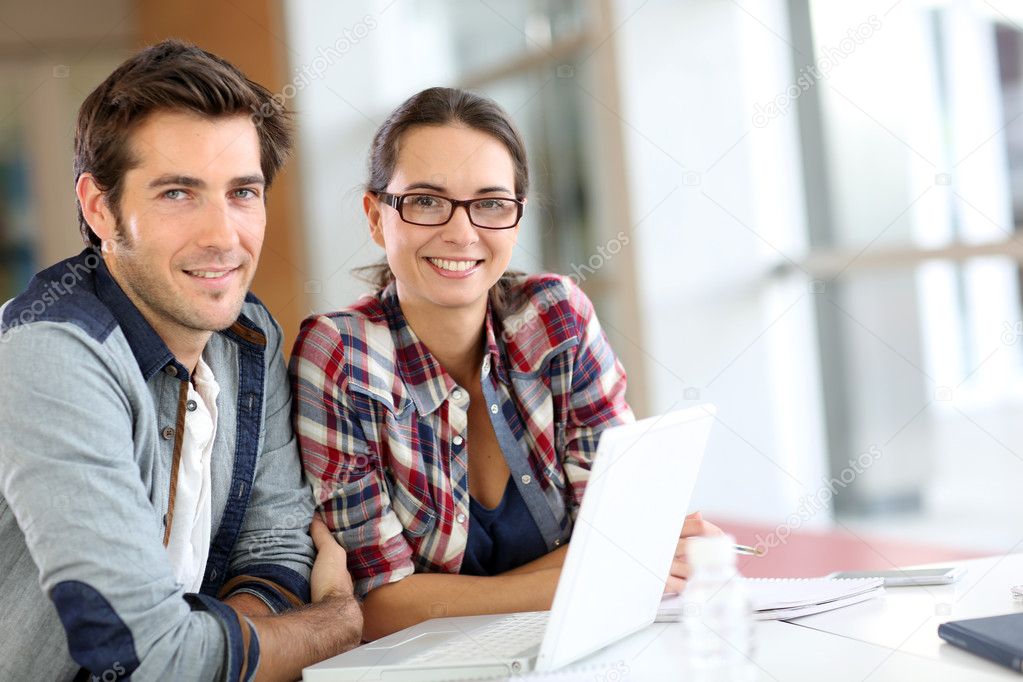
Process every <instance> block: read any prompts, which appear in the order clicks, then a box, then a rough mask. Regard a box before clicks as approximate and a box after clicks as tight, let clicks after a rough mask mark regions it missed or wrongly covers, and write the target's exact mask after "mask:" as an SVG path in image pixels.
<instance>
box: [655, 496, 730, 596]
mask: <svg viewBox="0 0 1023 682" xmlns="http://www.w3.org/2000/svg"><path fill="white" fill-rule="evenodd" d="M721 533H722V530H721V529H720V528H718V527H717V526H715V525H714V524H713V523H711V522H709V521H704V520H703V516H702V515H701V514H700V512H693V513H692V514H690V515H689V516H687V517H686V522H685V523H684V524H682V533H681V535H679V538H678V544H677V545H676V546H675V558H674V560H672V562H671V573H670V574H669V575H668V582H667V583H666V584H665V585H664V592H665V593H678V592H681V591H682V590H684V589H685V587H686V581H687V580H688V579H689V573H690V569H689V564H688V563H687V562H686V558H685V556H686V538H691V537H696V536H701V535H704V536H705V535H721Z"/></svg>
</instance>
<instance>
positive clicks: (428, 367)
mask: <svg viewBox="0 0 1023 682" xmlns="http://www.w3.org/2000/svg"><path fill="white" fill-rule="evenodd" d="M379 298H380V302H381V304H382V306H383V309H384V311H385V314H386V316H387V324H388V327H389V328H390V330H391V336H392V337H393V338H394V342H395V343H394V345H395V367H396V369H397V372H398V376H399V377H400V378H401V380H402V383H404V384H405V387H406V388H407V390H408V392H409V394H410V395H411V396H412V400H413V402H415V404H416V408H417V409H418V411H419V413H420V414H422V415H427V414H430V413H432V412H433V411H434V410H436V409H437V408H438V407H440V406H441V404H443V403H444V401H445V400H447V399H448V396H449V395H450V394H451V391H453V390H454V389H455V388H456V387H457V384H456V383H455V380H454V379H452V378H451V375H450V374H448V373H447V371H446V370H445V369H444V368H443V367H442V366H441V364H440V363H439V362H437V359H436V358H435V357H434V356H433V353H431V352H430V349H429V348H427V347H426V344H424V343H423V342H422V341H420V340H419V337H417V336H416V333H415V332H414V331H412V327H410V326H409V324H408V321H407V320H406V319H405V316H404V315H403V314H402V312H401V305H400V304H399V302H398V293H397V289H396V287H395V285H394V282H391V283H390V284H388V285H387V287H385V288H384V289H383V291H381V292H380V296H379ZM485 327H486V352H485V354H484V357H489V358H490V366H491V369H492V370H493V371H494V372H495V373H496V375H497V377H498V378H499V379H501V381H503V382H504V383H506V384H507V383H508V374H507V370H506V369H505V364H504V361H503V359H502V357H501V346H500V344H499V343H498V340H497V337H496V335H495V334H494V329H495V326H494V321H493V313H492V311H491V309H490V304H489V303H487V316H486V325H485Z"/></svg>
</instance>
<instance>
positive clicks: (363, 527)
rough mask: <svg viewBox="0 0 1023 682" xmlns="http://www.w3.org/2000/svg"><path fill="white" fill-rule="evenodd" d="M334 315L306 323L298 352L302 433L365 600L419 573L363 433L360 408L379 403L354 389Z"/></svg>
mask: <svg viewBox="0 0 1023 682" xmlns="http://www.w3.org/2000/svg"><path fill="white" fill-rule="evenodd" d="M342 341H343V340H342V337H341V335H340V333H339V332H338V329H337V326H336V325H335V324H334V322H333V321H331V319H330V318H328V317H317V318H310V319H308V320H306V321H305V323H303V325H302V330H301V332H300V333H299V337H298V339H297V341H296V342H295V348H294V351H293V352H292V355H291V379H292V386H293V389H294V396H295V402H296V405H295V410H294V415H295V432H296V434H297V436H298V442H299V449H300V450H301V453H302V464H303V466H304V468H305V472H306V476H307V477H308V479H309V481H310V483H311V484H312V486H313V491H314V494H315V499H316V502H317V511H319V512H320V513H321V514H322V517H323V519H324V521H325V522H326V524H327V526H328V527H329V528H330V530H331V532H332V533H333V534H334V537H335V538H336V539H337V541H338V542H339V543H340V544H341V546H342V547H344V549H345V551H346V552H347V554H348V570H349V572H350V573H351V574H352V578H353V580H354V582H355V592H356V595H357V596H358V597H359V598H360V599H361V598H363V597H365V596H366V594H368V593H369V592H370V591H371V590H373V589H375V588H377V587H379V586H381V585H386V584H387V583H390V582H395V581H397V580H401V579H402V578H404V577H406V576H408V575H411V574H412V573H413V572H414V566H413V562H412V548H411V546H410V545H409V544H408V542H407V541H406V540H405V537H404V535H403V534H402V524H401V522H400V521H399V520H398V517H397V516H396V515H395V513H394V511H393V509H392V507H391V500H390V497H389V495H388V492H387V486H386V485H385V484H384V481H383V478H382V470H381V462H380V455H379V451H378V449H377V448H376V447H375V444H373V443H370V442H369V441H368V440H367V438H366V435H365V434H364V433H363V430H362V428H361V421H360V419H359V418H358V416H357V415H358V410H357V409H356V407H355V405H354V403H356V402H358V401H361V402H362V406H363V407H364V408H365V409H373V407H372V404H371V403H372V399H371V398H368V397H367V396H363V395H349V394H348V393H347V392H346V390H345V389H346V381H345V358H344V344H343V342H342Z"/></svg>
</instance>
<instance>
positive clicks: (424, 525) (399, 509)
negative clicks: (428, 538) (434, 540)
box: [387, 474, 437, 538]
mask: <svg viewBox="0 0 1023 682" xmlns="http://www.w3.org/2000/svg"><path fill="white" fill-rule="evenodd" d="M387 487H388V492H389V493H390V496H391V509H393V510H394V514H395V516H397V517H398V521H400V522H401V525H402V528H404V529H405V535H407V536H409V537H413V538H421V537H423V536H424V535H426V534H427V533H429V532H430V531H431V530H432V529H433V527H434V526H435V525H436V523H437V515H436V514H435V513H434V511H433V509H431V508H430V504H429V502H427V501H424V500H420V499H419V498H417V497H416V496H415V495H413V494H412V493H410V492H409V491H408V490H407V489H406V488H405V486H403V485H401V484H400V483H398V482H396V481H395V480H394V479H393V478H392V476H391V475H390V474H388V475H387Z"/></svg>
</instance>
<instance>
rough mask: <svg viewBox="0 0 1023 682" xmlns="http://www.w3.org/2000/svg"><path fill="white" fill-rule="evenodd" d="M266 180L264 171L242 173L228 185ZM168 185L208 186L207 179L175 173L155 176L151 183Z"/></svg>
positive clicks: (255, 183) (150, 185) (199, 187)
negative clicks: (249, 173) (248, 173)
mask: <svg viewBox="0 0 1023 682" xmlns="http://www.w3.org/2000/svg"><path fill="white" fill-rule="evenodd" d="M265 184H266V181H265V180H264V179H263V175H262V173H254V174H252V175H240V176H238V177H237V178H231V180H230V182H229V183H228V185H229V186H230V187H241V186H243V185H265ZM167 185H177V186H179V187H193V188H196V189H203V188H205V187H206V181H205V180H201V179H199V178H194V177H192V176H191V175H175V174H173V173H167V174H165V175H161V176H160V177H158V178H154V179H153V180H151V181H150V183H149V188H150V189H155V188H157V187H166V186H167Z"/></svg>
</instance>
